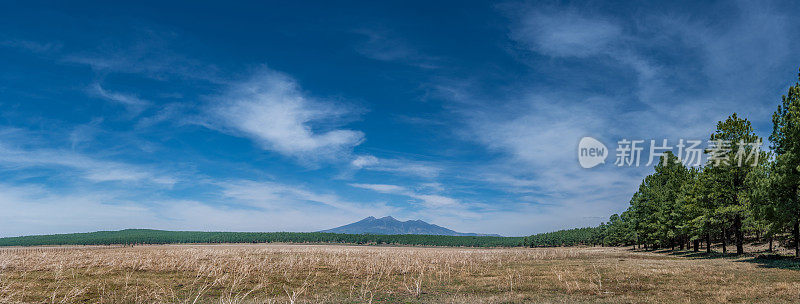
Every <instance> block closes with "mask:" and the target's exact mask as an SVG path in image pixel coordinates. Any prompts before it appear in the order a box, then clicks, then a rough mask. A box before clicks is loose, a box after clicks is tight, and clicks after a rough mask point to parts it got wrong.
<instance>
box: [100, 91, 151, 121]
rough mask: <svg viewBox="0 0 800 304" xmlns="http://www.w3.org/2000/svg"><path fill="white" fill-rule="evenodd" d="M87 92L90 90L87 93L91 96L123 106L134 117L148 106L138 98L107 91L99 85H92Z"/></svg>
mask: <svg viewBox="0 0 800 304" xmlns="http://www.w3.org/2000/svg"><path fill="white" fill-rule="evenodd" d="M89 90H90V91H89V92H90V93H91V94H92V95H95V96H98V97H100V98H103V99H106V100H109V101H111V102H115V103H118V104H121V105H123V106H125V108H127V109H128V111H129V112H131V115H134V116H136V115H139V113H141V112H142V111H144V109H145V108H147V107H148V106H150V102H149V101H146V100H143V99H140V98H139V97H136V96H134V95H131V94H124V93H119V92H111V91H108V90H106V89H104V88H103V87H102V86H101V85H100V84H99V83H94V84H92V86H91V87H90V88H89Z"/></svg>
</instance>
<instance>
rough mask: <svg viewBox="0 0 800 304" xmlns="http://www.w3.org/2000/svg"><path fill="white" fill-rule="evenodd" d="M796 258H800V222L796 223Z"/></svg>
mask: <svg viewBox="0 0 800 304" xmlns="http://www.w3.org/2000/svg"><path fill="white" fill-rule="evenodd" d="M794 257H800V221H794Z"/></svg>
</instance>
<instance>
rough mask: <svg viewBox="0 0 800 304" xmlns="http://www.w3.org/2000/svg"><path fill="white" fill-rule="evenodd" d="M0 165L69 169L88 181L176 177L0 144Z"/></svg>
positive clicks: (169, 181) (165, 182)
mask: <svg viewBox="0 0 800 304" xmlns="http://www.w3.org/2000/svg"><path fill="white" fill-rule="evenodd" d="M0 166H3V167H5V168H8V169H24V168H69V169H72V170H76V171H77V172H79V174H80V175H81V176H82V177H83V178H85V179H86V180H88V181H92V182H109V181H114V182H145V183H151V184H157V185H162V186H172V185H174V184H175V183H176V182H178V179H177V178H176V177H173V176H170V175H168V174H160V173H157V172H156V170H154V169H150V168H148V167H144V166H137V165H131V164H126V163H121V162H114V161H106V160H100V159H96V158H94V157H91V156H88V155H84V154H79V153H76V152H73V151H68V150H53V149H22V148H16V147H11V146H8V145H4V144H2V143H0Z"/></svg>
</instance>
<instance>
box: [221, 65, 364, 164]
mask: <svg viewBox="0 0 800 304" xmlns="http://www.w3.org/2000/svg"><path fill="white" fill-rule="evenodd" d="M209 112H210V113H211V115H212V117H213V118H214V121H215V122H216V123H217V124H219V125H221V126H222V127H223V128H225V129H227V130H230V131H231V132H233V133H236V134H241V135H243V136H247V137H249V138H251V139H252V140H254V141H256V142H257V143H258V144H260V145H261V146H262V147H263V148H264V149H268V150H272V151H276V152H278V153H281V154H283V155H286V156H292V157H298V158H303V159H319V158H331V157H333V156H336V155H340V154H342V153H350V151H351V150H352V148H353V147H355V146H357V145H359V144H360V143H361V142H362V141H363V140H364V134H363V133H362V132H360V131H355V130H348V129H338V128H335V127H334V126H336V125H340V124H341V123H342V122H343V121H344V119H345V118H346V116H348V115H353V114H354V111H352V110H348V108H347V107H346V106H344V105H342V104H341V103H339V102H329V101H323V100H318V99H315V98H311V97H309V96H307V95H306V94H304V93H303V92H301V91H300V88H299V86H298V85H297V83H296V82H295V80H294V79H292V78H290V77H289V76H287V75H284V74H281V73H278V72H275V71H271V70H263V71H261V72H260V73H258V74H256V75H255V76H253V77H251V78H250V79H248V80H247V81H244V82H242V83H238V84H235V85H233V86H232V87H231V88H230V89H229V90H228V92H227V93H226V94H225V95H223V96H221V97H219V98H218V100H217V101H216V102H215V103H214V105H213V106H212V107H211V108H210V110H209Z"/></svg>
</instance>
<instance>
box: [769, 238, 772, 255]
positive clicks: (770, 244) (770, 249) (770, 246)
mask: <svg viewBox="0 0 800 304" xmlns="http://www.w3.org/2000/svg"><path fill="white" fill-rule="evenodd" d="M769 252H772V236H771V235H770V236H769Z"/></svg>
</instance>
